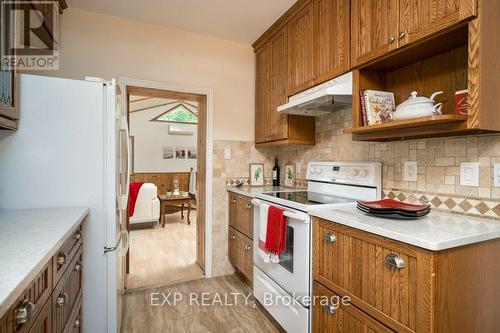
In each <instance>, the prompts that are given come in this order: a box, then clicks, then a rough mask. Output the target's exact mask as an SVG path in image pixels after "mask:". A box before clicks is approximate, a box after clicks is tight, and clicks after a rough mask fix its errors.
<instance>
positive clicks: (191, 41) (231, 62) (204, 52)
mask: <svg viewBox="0 0 500 333" xmlns="http://www.w3.org/2000/svg"><path fill="white" fill-rule="evenodd" d="M60 30H61V43H60V47H61V50H60V69H59V70H58V71H44V72H40V73H38V74H43V75H51V76H59V77H66V78H74V79H83V78H84V77H85V76H98V77H104V78H113V77H118V76H121V77H127V78H134V79H142V80H150V81H160V82H174V83H180V84H185V85H194V86H200V87H207V88H212V89H213V91H214V139H215V140H247V141H250V140H253V137H254V112H255V109H254V105H255V59H254V53H253V49H252V47H251V46H250V45H245V44H241V43H237V42H232V41H226V40H223V39H219V38H214V37H209V36H205V35H199V34H194V33H190V32H184V31H180V30H176V29H169V28H166V27H162V26H158V25H153V24H148V23H143V22H139V21H133V20H128V19H122V18H118V17H114V16H109V15H102V14H96V13H92V12H88V11H84V10H80V9H76V8H69V9H67V10H65V11H64V14H63V15H61V29H60Z"/></svg>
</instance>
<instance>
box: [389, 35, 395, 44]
mask: <svg viewBox="0 0 500 333" xmlns="http://www.w3.org/2000/svg"><path fill="white" fill-rule="evenodd" d="M387 41H388V42H389V44H392V43H394V42H395V41H396V38H394V36H390V37H389V38H388V39H387Z"/></svg>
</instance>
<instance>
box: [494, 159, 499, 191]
mask: <svg viewBox="0 0 500 333" xmlns="http://www.w3.org/2000/svg"><path fill="white" fill-rule="evenodd" d="M493 186H495V187H500V163H495V164H494V165H493Z"/></svg>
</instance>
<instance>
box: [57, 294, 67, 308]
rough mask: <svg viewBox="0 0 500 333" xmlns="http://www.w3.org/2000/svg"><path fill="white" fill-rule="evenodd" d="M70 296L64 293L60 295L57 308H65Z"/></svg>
mask: <svg viewBox="0 0 500 333" xmlns="http://www.w3.org/2000/svg"><path fill="white" fill-rule="evenodd" d="M68 298H69V296H68V294H66V293H62V294H61V295H59V296H58V297H57V307H59V308H60V307H63V306H64V305H66V303H68Z"/></svg>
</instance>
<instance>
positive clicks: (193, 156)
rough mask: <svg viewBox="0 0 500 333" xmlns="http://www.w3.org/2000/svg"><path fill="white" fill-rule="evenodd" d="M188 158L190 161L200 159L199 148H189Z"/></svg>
mask: <svg viewBox="0 0 500 333" xmlns="http://www.w3.org/2000/svg"><path fill="white" fill-rule="evenodd" d="M187 158H188V159H189V160H195V159H197V158H198V147H188V148H187Z"/></svg>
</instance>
